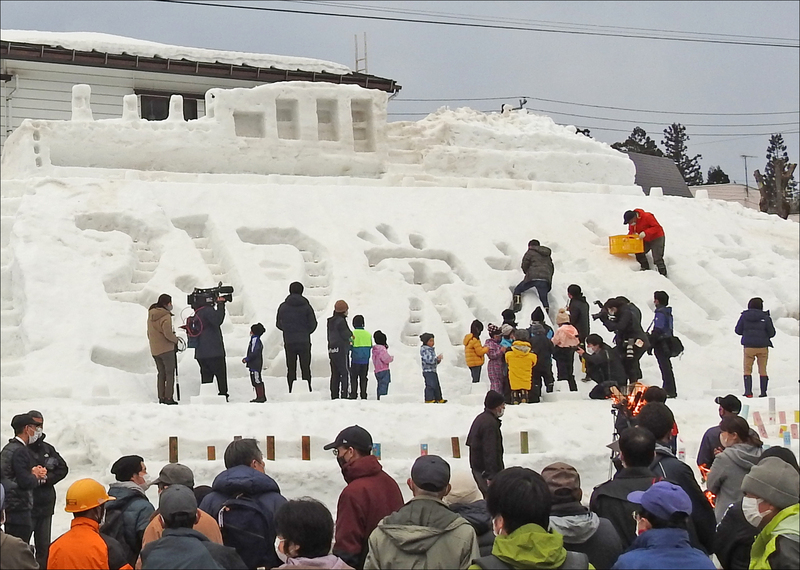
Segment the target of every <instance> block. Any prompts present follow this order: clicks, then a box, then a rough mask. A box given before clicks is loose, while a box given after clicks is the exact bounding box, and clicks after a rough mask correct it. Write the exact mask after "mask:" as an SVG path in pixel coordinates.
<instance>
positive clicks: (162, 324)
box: [147, 293, 178, 405]
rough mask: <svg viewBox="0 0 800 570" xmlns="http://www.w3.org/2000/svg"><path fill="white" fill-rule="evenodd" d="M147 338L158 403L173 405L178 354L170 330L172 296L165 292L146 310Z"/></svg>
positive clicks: (173, 335) (173, 333)
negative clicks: (155, 377) (153, 367)
mask: <svg viewBox="0 0 800 570" xmlns="http://www.w3.org/2000/svg"><path fill="white" fill-rule="evenodd" d="M147 340H148V341H149V342H150V354H151V355H152V356H153V360H155V361H156V369H157V370H158V375H157V380H156V386H157V390H158V403H159V404H169V405H175V404H177V403H178V402H176V401H175V400H174V399H173V397H172V391H173V389H174V387H175V368H176V367H177V365H178V354H177V352H176V350H175V348H176V347H177V345H178V337H177V336H175V331H173V330H172V297H170V296H169V295H167V294H166V293H162V294H161V295H159V296H158V301H156V302H155V303H153V304H152V305H150V308H149V309H148V310H147Z"/></svg>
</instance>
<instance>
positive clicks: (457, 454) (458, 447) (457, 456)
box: [450, 437, 461, 459]
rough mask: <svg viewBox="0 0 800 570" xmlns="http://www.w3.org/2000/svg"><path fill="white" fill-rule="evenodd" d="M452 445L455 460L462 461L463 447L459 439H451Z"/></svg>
mask: <svg viewBox="0 0 800 570" xmlns="http://www.w3.org/2000/svg"><path fill="white" fill-rule="evenodd" d="M450 444H451V445H452V446H453V459H461V445H460V444H459V442H458V438H457V437H451V438H450Z"/></svg>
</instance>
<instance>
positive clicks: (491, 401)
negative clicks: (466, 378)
mask: <svg viewBox="0 0 800 570" xmlns="http://www.w3.org/2000/svg"><path fill="white" fill-rule="evenodd" d="M505 401H506V400H505V398H504V397H503V395H502V394H501V393H500V392H496V391H494V390H489V391H488V392H486V397H485V398H484V399H483V407H484V408H486V409H487V410H493V409H495V408H496V407H497V406H499V405H500V404H502V403H503V402H505Z"/></svg>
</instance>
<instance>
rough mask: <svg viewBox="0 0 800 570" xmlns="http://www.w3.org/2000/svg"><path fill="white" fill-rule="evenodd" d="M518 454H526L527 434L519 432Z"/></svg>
mask: <svg viewBox="0 0 800 570" xmlns="http://www.w3.org/2000/svg"><path fill="white" fill-rule="evenodd" d="M519 452H520V453H528V432H527V431H521V432H519Z"/></svg>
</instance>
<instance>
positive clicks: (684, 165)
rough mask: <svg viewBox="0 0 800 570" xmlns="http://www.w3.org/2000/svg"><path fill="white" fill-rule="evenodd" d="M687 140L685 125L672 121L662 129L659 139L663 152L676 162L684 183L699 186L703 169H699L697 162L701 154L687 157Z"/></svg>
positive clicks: (701, 156)
mask: <svg viewBox="0 0 800 570" xmlns="http://www.w3.org/2000/svg"><path fill="white" fill-rule="evenodd" d="M688 140H689V135H687V134H686V127H684V126H683V125H681V124H680V123H672V124H671V125H670V126H668V127H667V128H666V129H664V140H663V141H661V144H662V145H664V154H665V155H666V156H667V158H671V159H672V161H673V162H674V163H675V164H676V166H677V167H678V170H679V171H680V173H681V176H683V179H684V180H685V181H686V184H688V185H689V186H699V185H700V184H702V183H703V171H702V170H700V162H699V160H700V159H701V158H703V155H701V154H696V155H694V157H692V158H689V156H688V155H687V154H686V150H687V149H686V141H688Z"/></svg>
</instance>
